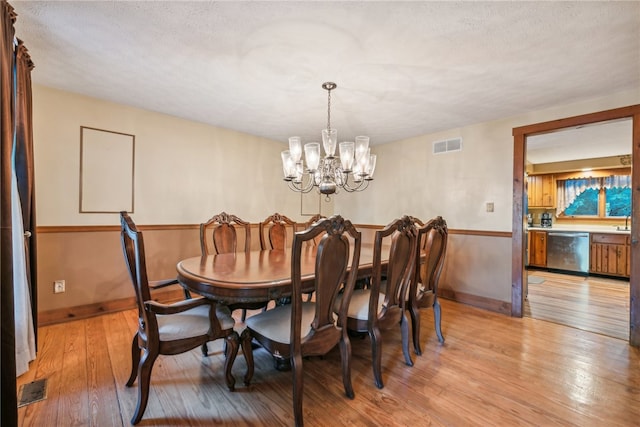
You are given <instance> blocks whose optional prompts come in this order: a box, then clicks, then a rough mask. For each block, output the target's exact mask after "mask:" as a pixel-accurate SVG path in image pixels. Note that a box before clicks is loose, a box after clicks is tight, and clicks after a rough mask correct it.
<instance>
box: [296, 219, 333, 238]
mask: <svg viewBox="0 0 640 427" xmlns="http://www.w3.org/2000/svg"><path fill="white" fill-rule="evenodd" d="M323 218H326V217H325V216H324V215H320V214H315V215H314V216H312V217H311V218H309V220H308V221H307V222H303V223H301V224H298V225H297V227H298V230H299V231H302V230H306V229H308V228H309V227H311V226H312V225H313V224H315V223H316V222H318V221H320V220H321V219H323ZM320 239H322V234H318V235H317V236H316V237H315V238H314V239H313V240H309V241H308V242H307V244H308V245H310V246H317V245H318V242H319V241H320Z"/></svg>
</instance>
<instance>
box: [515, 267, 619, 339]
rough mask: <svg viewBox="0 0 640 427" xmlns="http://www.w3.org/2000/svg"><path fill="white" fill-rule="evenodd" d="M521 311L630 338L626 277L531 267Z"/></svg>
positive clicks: (525, 313)
mask: <svg viewBox="0 0 640 427" xmlns="http://www.w3.org/2000/svg"><path fill="white" fill-rule="evenodd" d="M529 276H535V277H538V278H541V279H544V282H543V283H539V284H538V283H531V282H530V283H529V285H528V286H529V289H528V291H529V292H528V297H527V299H526V300H525V304H524V315H525V316H527V317H532V318H534V319H540V320H546V321H549V322H555V323H559V324H561V325H567V326H571V327H574V328H578V329H582V330H585V331H590V332H595V333H599V334H603V335H607V336H610V337H614V338H619V339H622V340H625V341H628V340H629V323H630V319H629V281H628V280H619V279H612V278H604V277H594V276H588V277H584V276H576V275H569V274H560V273H555V272H547V271H542V270H530V271H529Z"/></svg>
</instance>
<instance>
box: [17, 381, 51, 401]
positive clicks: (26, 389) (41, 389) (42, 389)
mask: <svg viewBox="0 0 640 427" xmlns="http://www.w3.org/2000/svg"><path fill="white" fill-rule="evenodd" d="M46 398H47V379H46V378H43V379H41V380H35V381H32V382H30V383H27V384H23V385H21V386H20V391H19V393H18V408H19V407H21V406H25V405H29V404H31V403H34V402H39V401H41V400H44V399H46Z"/></svg>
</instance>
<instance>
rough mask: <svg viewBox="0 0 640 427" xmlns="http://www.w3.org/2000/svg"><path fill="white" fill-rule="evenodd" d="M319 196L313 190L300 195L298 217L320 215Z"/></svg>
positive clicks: (320, 204)
mask: <svg viewBox="0 0 640 427" xmlns="http://www.w3.org/2000/svg"><path fill="white" fill-rule="evenodd" d="M321 210H322V199H321V194H320V193H319V192H318V191H315V188H314V189H313V190H312V191H310V192H309V193H300V215H302V216H313V215H315V214H319V213H321Z"/></svg>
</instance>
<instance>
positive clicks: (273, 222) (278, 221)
mask: <svg viewBox="0 0 640 427" xmlns="http://www.w3.org/2000/svg"><path fill="white" fill-rule="evenodd" d="M258 228H259V230H260V247H261V248H262V249H278V250H284V249H285V248H286V247H287V246H288V243H289V242H288V238H287V234H288V233H287V229H290V230H292V231H293V232H295V231H296V223H295V221H292V220H291V219H289V218H288V217H286V216H285V215H282V214H279V213H274V214H273V215H271V216H269V217H267V218H265V220H264V221H262V222H261V223H260V224H259V226H258Z"/></svg>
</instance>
